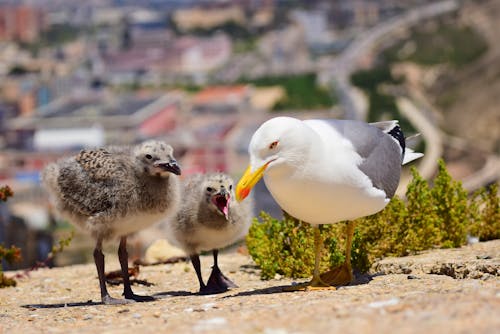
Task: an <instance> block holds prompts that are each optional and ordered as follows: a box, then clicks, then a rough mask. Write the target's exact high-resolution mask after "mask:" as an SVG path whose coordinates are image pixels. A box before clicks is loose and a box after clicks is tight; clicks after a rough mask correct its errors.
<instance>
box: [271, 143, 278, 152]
mask: <svg viewBox="0 0 500 334" xmlns="http://www.w3.org/2000/svg"><path fill="white" fill-rule="evenodd" d="M276 146H278V141H273V142H272V143H271V144H269V149H270V150H272V149H275V148H276Z"/></svg>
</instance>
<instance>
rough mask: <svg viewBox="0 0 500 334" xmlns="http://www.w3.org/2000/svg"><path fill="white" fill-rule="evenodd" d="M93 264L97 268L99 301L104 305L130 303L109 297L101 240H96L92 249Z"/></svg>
mask: <svg viewBox="0 0 500 334" xmlns="http://www.w3.org/2000/svg"><path fill="white" fill-rule="evenodd" d="M94 262H95V266H96V268H97V276H98V277H99V287H100V288H101V300H102V303H103V304H106V305H118V304H127V303H130V302H131V301H130V300H126V299H116V298H113V297H111V296H110V295H109V292H108V289H107V288H106V278H105V275H104V254H103V253H102V238H98V239H97V242H96V246H95V249H94Z"/></svg>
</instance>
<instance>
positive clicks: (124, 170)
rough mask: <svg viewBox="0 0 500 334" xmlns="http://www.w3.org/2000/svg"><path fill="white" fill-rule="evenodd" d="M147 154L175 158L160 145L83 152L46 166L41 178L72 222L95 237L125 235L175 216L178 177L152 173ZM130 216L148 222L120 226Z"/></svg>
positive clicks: (164, 145) (146, 144)
mask: <svg viewBox="0 0 500 334" xmlns="http://www.w3.org/2000/svg"><path fill="white" fill-rule="evenodd" d="M148 152H149V153H148ZM147 154H150V155H156V156H157V157H160V156H162V155H163V157H162V159H173V157H172V148H171V147H170V146H167V145H166V144H164V143H161V142H146V143H144V144H142V145H140V146H137V147H107V148H105V149H102V148H101V149H95V150H82V151H81V152H80V153H78V154H77V155H76V156H73V157H69V158H65V159H62V160H60V161H58V162H57V163H54V164H50V165H48V166H47V167H46V168H45V170H44V172H43V174H42V180H43V183H44V184H45V186H46V188H47V189H48V190H49V192H50V193H51V195H52V197H53V198H54V200H55V202H56V207H57V209H58V211H59V212H60V213H61V214H62V215H63V216H64V217H65V218H67V219H69V220H70V221H71V222H73V223H75V224H76V225H78V226H79V227H82V228H83V229H84V230H86V231H88V232H90V233H91V234H92V235H93V236H94V237H98V236H102V237H103V238H104V239H107V238H110V237H113V236H121V235H126V234H129V233H133V232H136V231H138V230H140V229H141V228H144V227H147V226H144V225H148V224H153V223H155V222H156V221H158V220H160V219H161V218H163V217H165V216H166V215H168V214H169V213H173V212H175V210H176V208H177V205H178V202H179V191H180V189H179V184H178V183H179V182H178V178H177V176H176V175H172V174H171V173H165V174H164V176H165V177H160V176H159V175H156V174H155V173H151V172H150V169H148V168H149V167H148V166H149V165H151V164H150V163H148V162H147V161H145V158H144V156H145V155H147ZM132 216H138V217H140V216H146V217H145V218H146V221H144V220H143V221H137V222H136V227H134V226H130V224H124V223H122V221H123V220H127V219H126V218H127V217H132ZM125 225H127V226H125Z"/></svg>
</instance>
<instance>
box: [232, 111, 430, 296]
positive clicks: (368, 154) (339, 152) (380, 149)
mask: <svg viewBox="0 0 500 334" xmlns="http://www.w3.org/2000/svg"><path fill="white" fill-rule="evenodd" d="M248 150H249V154H250V166H249V167H248V169H247V170H246V172H245V174H244V175H243V177H242V178H241V180H240V182H239V183H238V186H237V189H236V196H237V199H238V200H239V201H241V200H243V199H244V198H245V197H246V196H247V195H248V193H249V192H250V190H251V189H252V187H253V186H254V185H255V184H256V183H257V182H258V181H259V180H260V179H261V178H262V177H264V181H265V183H266V186H267V187H268V189H269V191H270V192H271V194H272V196H273V197H274V199H275V200H276V201H277V202H278V204H279V205H280V206H281V208H282V209H283V210H285V211H286V212H287V213H288V214H290V215H291V216H293V217H295V218H297V219H300V220H302V221H305V222H308V223H310V224H312V225H313V226H314V227H315V228H314V236H315V238H314V243H315V257H316V260H315V268H314V274H313V279H312V281H311V282H310V283H309V286H311V287H318V288H320V287H329V286H330V285H343V284H347V283H350V282H351V281H352V279H353V275H352V269H351V263H350V256H351V245H352V238H353V234H354V224H353V223H352V222H350V223H349V224H348V229H347V234H348V235H347V241H346V262H345V264H344V265H342V266H341V267H340V268H336V269H334V270H332V271H331V272H328V273H325V275H322V276H321V277H320V274H319V269H318V268H319V259H320V251H321V243H322V242H321V238H320V233H319V228H318V226H319V225H321V224H333V223H336V222H340V221H344V220H349V221H352V220H354V219H356V218H359V217H364V216H368V215H372V214H374V213H376V212H378V211H380V210H382V209H383V208H384V207H385V206H386V205H387V203H389V201H390V199H391V198H392V197H393V196H394V193H395V192H396V188H397V187H398V183H399V177H400V173H401V165H402V164H405V163H407V162H409V161H411V160H414V159H417V158H419V157H421V156H422V154H421V153H415V152H413V151H412V150H410V149H409V148H407V147H406V144H405V137H404V136H403V132H402V131H401V128H400V127H399V125H398V124H397V121H389V122H380V123H372V124H368V123H364V122H359V121H350V120H307V121H301V120H298V119H295V118H291V117H276V118H273V119H270V120H268V121H267V122H265V123H264V124H262V125H261V126H260V127H259V129H257V131H256V132H255V133H254V134H253V136H252V139H251V141H250V146H249V149H248ZM300 288H302V287H300ZM292 290H293V289H292Z"/></svg>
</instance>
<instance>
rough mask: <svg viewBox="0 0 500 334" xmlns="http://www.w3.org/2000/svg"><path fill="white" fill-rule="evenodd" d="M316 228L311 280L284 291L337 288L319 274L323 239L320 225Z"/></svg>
mask: <svg viewBox="0 0 500 334" xmlns="http://www.w3.org/2000/svg"><path fill="white" fill-rule="evenodd" d="M313 230H314V271H313V277H312V280H311V281H310V282H307V283H303V284H298V285H292V286H289V287H285V288H283V290H284V291H304V290H306V291H308V290H335V287H332V286H330V284H328V282H324V281H323V280H322V278H321V277H320V274H319V262H320V260H321V250H322V248H323V240H322V239H321V234H320V231H319V226H313Z"/></svg>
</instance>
